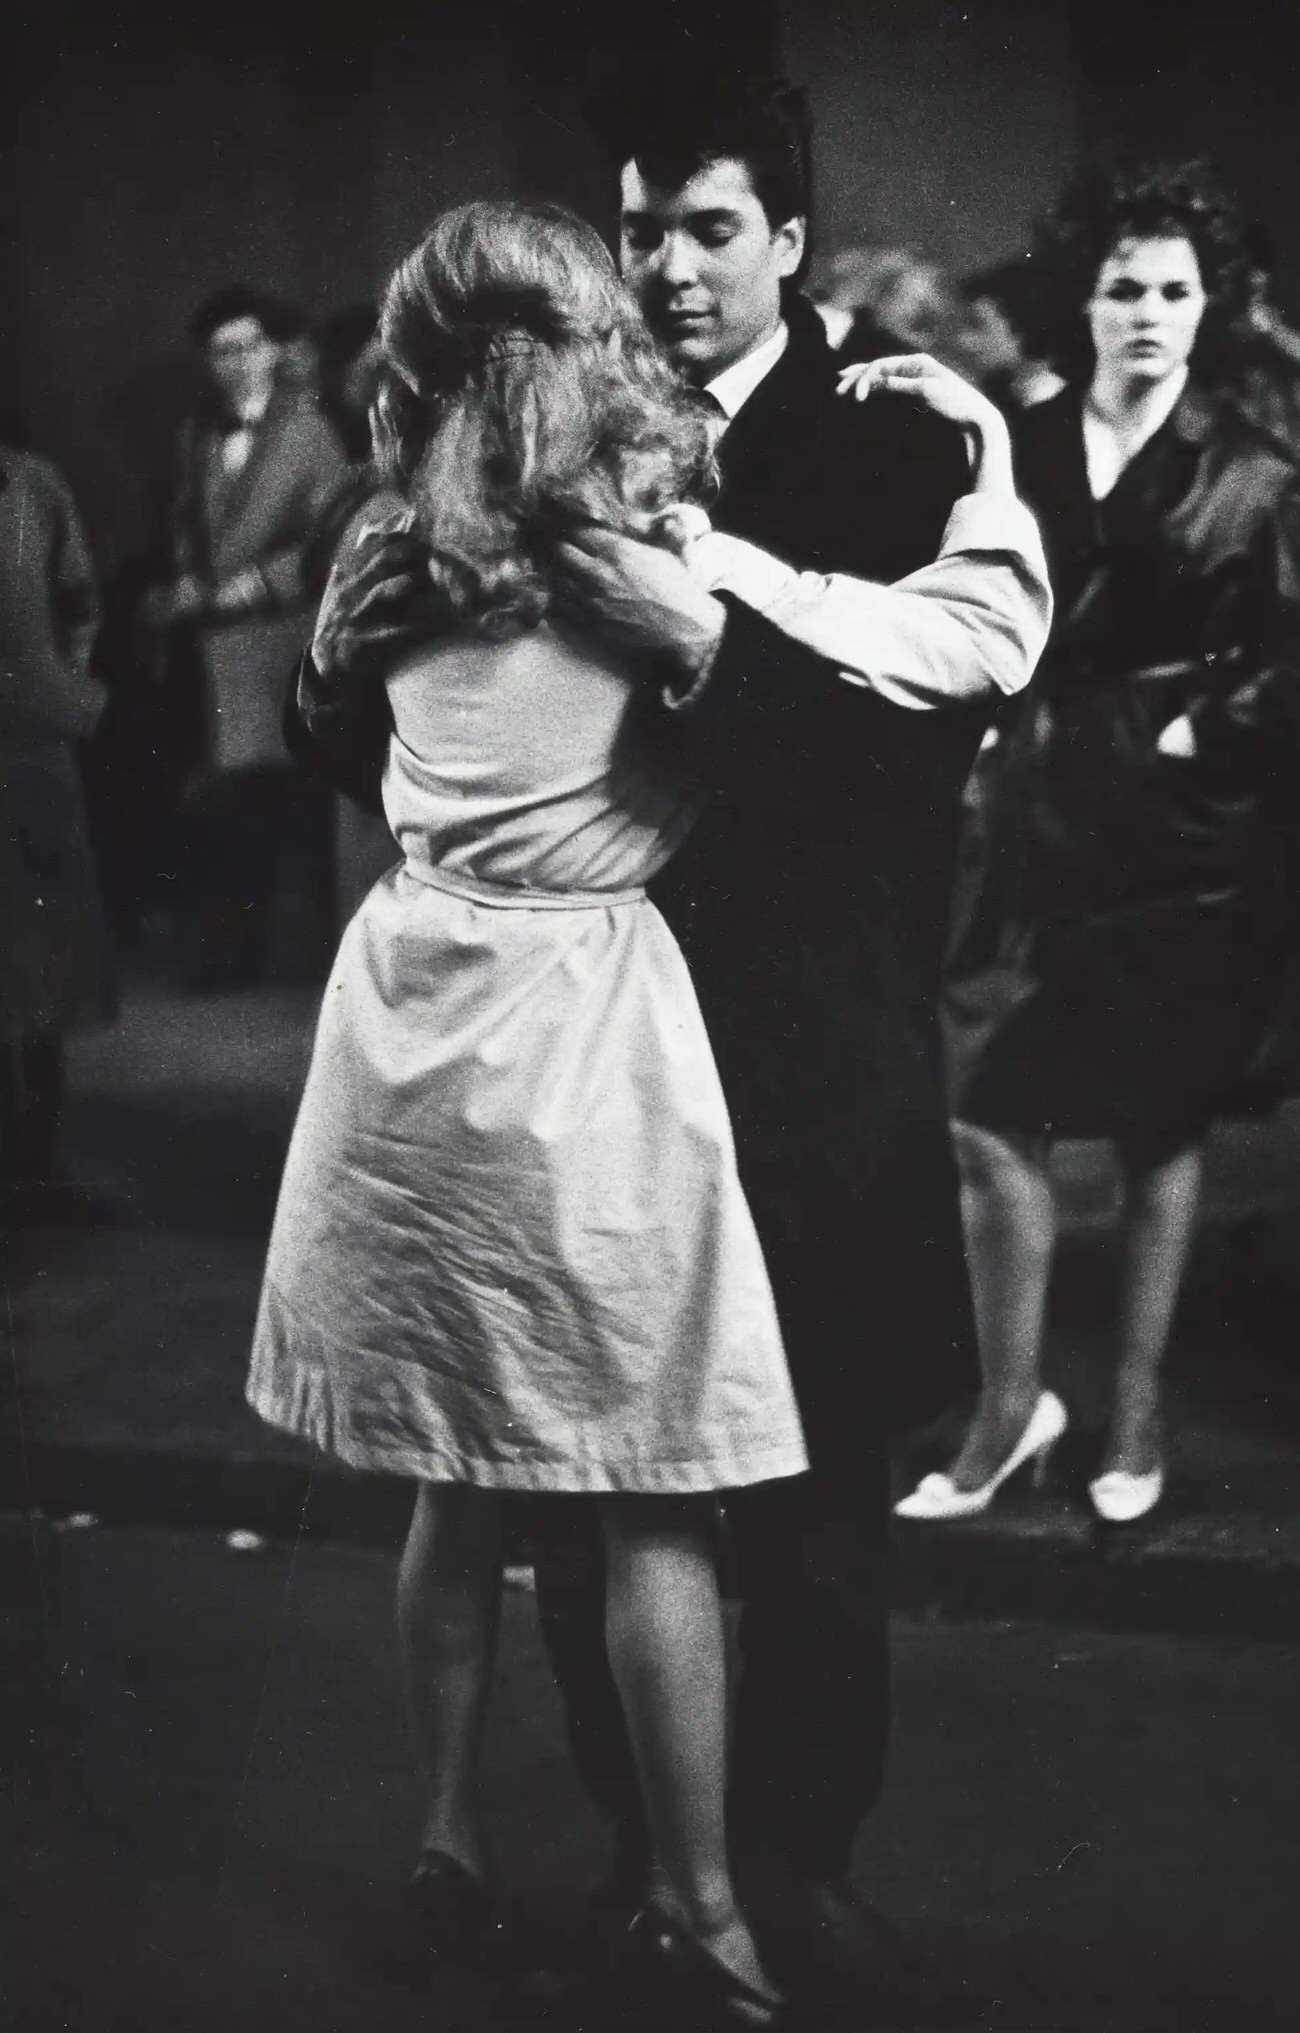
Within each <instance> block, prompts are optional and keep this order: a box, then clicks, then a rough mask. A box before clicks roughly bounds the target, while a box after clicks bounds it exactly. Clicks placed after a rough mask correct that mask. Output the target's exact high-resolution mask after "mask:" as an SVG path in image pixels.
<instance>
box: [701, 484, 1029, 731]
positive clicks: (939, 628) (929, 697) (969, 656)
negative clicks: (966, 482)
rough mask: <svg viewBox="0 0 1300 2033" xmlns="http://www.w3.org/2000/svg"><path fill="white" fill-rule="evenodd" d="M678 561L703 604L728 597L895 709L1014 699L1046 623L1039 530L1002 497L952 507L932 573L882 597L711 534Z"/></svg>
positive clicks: (866, 585) (968, 498) (971, 498)
mask: <svg viewBox="0 0 1300 2033" xmlns="http://www.w3.org/2000/svg"><path fill="white" fill-rule="evenodd" d="M685 555H686V560H687V563H688V565H689V568H690V570H691V571H692V573H694V574H695V575H696V576H697V577H698V578H699V579H700V581H701V583H702V584H704V585H705V586H707V587H708V589H709V591H710V592H718V593H731V594H733V595H734V596H735V598H736V599H738V600H742V601H743V602H744V603H745V605H746V606H748V607H752V608H754V609H755V610H756V611H757V612H758V613H760V614H763V615H765V616H766V617H767V619H768V620H769V621H771V622H772V623H774V624H775V626H776V627H777V628H779V629H780V630H781V631H782V633H783V634H785V635H788V636H790V637H791V638H792V639H793V640H794V641H796V642H800V643H802V644H803V645H804V646H805V647H806V648H808V649H811V650H813V651H815V652H816V654H817V655H819V656H822V657H825V658H826V659H827V660H828V661H829V662H831V663H833V664H836V665H837V666H838V667H839V671H840V675H841V676H842V677H843V678H844V679H845V680H846V682H848V683H849V684H856V685H861V686H863V687H865V688H866V689H868V690H870V691H873V692H878V693H880V695H881V696H882V697H883V698H886V699H891V700H893V701H894V703H895V704H896V705H899V706H908V707H913V708H919V709H925V708H928V707H934V706H941V705H944V704H948V703H953V702H956V701H960V700H974V699H979V698H983V697H986V696H987V695H988V694H989V693H990V692H1000V693H1004V694H1008V695H1009V694H1011V693H1014V692H1018V691H1020V690H1021V689H1022V688H1023V687H1024V686H1025V685H1027V684H1028V682H1029V680H1030V678H1031V676H1032V675H1033V671H1034V666H1035V664H1036V663H1037V662H1038V659H1039V657H1040V656H1041V655H1042V651H1043V646H1044V644H1045V643H1046V641H1047V631H1048V627H1049V625H1050V623H1051V618H1052V595H1051V590H1050V588H1049V586H1048V581H1047V563H1046V560H1045V558H1044V556H1043V546H1042V541H1041V539H1040V537H1039V534H1038V526H1037V524H1036V523H1035V521H1034V518H1033V516H1032V515H1031V514H1030V513H1029V510H1028V509H1027V508H1026V507H1025V505H1024V503H1023V502H1021V501H1018V500H1017V499H1016V498H1015V497H1014V496H1012V495H994V494H965V495H963V496H962V497H961V499H960V500H959V501H958V502H957V503H956V504H955V505H954V507H953V511H952V514H951V515H950V517H949V518H948V526H947V528H946V529H945V531H944V534H943V542H942V544H941V546H940V549H939V555H938V557H937V559H936V560H935V562H934V563H933V564H932V565H925V566H923V567H922V569H921V570H920V571H918V572H912V573H910V574H909V575H908V577H907V578H905V579H900V580H898V581H897V583H896V584H895V585H892V586H880V585H875V584H873V583H872V582H871V581H870V580H867V579H853V578H849V577H848V576H847V575H846V574H844V573H840V572H832V573H820V572H797V571H795V570H794V568H793V566H791V565H785V564H782V563H781V561H780V560H779V559H778V558H774V557H771V556H770V555H769V554H768V552H766V551H762V550H760V549H759V548H758V546H757V545H756V544H751V543H746V542H744V541H743V540H742V539H741V538H739V537H732V536H727V535H725V534H724V533H723V532H721V531H719V530H709V531H707V532H706V533H704V534H702V535H699V536H696V537H694V539H693V540H692V541H690V542H689V543H688V544H687V546H686V551H685Z"/></svg>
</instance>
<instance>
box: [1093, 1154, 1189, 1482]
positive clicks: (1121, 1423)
mask: <svg viewBox="0 0 1300 2033" xmlns="http://www.w3.org/2000/svg"><path fill="white" fill-rule="evenodd" d="M1120 1155H1121V1162H1122V1163H1123V1167H1124V1182H1125V1191H1124V1214H1123V1226H1122V1236H1123V1249H1124V1255H1123V1270H1122V1274H1121V1276H1122V1283H1121V1290H1120V1322H1119V1367H1118V1369H1117V1371H1116V1374H1115V1401H1114V1407H1113V1411H1112V1414H1111V1425H1110V1437H1109V1439H1108V1441H1107V1444H1106V1454H1105V1459H1104V1462H1103V1464H1102V1467H1103V1471H1110V1470H1114V1469H1119V1470H1121V1471H1123V1472H1124V1473H1126V1474H1128V1475H1148V1474H1150V1473H1151V1471H1152V1470H1154V1469H1156V1468H1158V1467H1160V1465H1161V1454H1162V1443H1163V1435H1162V1432H1161V1424H1160V1369H1161V1364H1162V1363H1163V1361H1164V1356H1165V1350H1166V1348H1167V1346H1168V1343H1169V1329H1170V1327H1171V1325H1172V1323H1173V1317H1174V1307H1175V1305H1176V1304H1177V1302H1178V1293H1179V1290H1180V1288H1181V1286H1182V1282H1183V1274H1184V1272H1185V1271H1186V1268H1187V1259H1188V1255H1189V1254H1190V1251H1191V1245H1192V1236H1193V1234H1194V1232H1195V1228H1196V1215H1197V1209H1198V1207H1199V1204H1200V1195H1201V1174H1202V1168H1203V1155H1204V1154H1203V1150H1202V1147H1201V1146H1200V1145H1199V1144H1192V1145H1190V1146H1188V1147H1187V1148H1186V1149H1184V1150H1181V1151H1177V1152H1175V1154H1174V1155H1173V1157H1171V1158H1165V1159H1163V1160H1162V1161H1161V1162H1160V1163H1159V1164H1145V1165H1143V1164H1141V1163H1140V1162H1139V1161H1138V1160H1136V1159H1135V1158H1134V1157H1133V1156H1132V1155H1131V1154H1129V1153H1124V1152H1121V1154H1120Z"/></svg>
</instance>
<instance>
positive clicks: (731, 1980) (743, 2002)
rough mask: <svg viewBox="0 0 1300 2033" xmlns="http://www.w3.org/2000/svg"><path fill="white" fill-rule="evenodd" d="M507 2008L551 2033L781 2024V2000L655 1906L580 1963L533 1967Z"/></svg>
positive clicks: (731, 2030) (666, 2032)
mask: <svg viewBox="0 0 1300 2033" xmlns="http://www.w3.org/2000/svg"><path fill="white" fill-rule="evenodd" d="M508 2009H509V2010H510V2012H511V2014H512V2016H513V2017H514V2018H515V2019H517V2020H520V2021H524V2022H527V2023H529V2024H534V2025H535V2024H539V2023H540V2024H543V2025H545V2026H548V2027H553V2028H555V2029H557V2033H558V2029H561V2028H563V2029H566V2033H596V2029H599V2033H779V2029H780V2028H781V2027H782V2026H784V2024H785V2014H784V2007H783V2006H782V2005H780V2004H778V2003H777V2002H775V2001H774V2000H773V1999H771V1998H769V1997H767V1996H765V1994H764V1993H763V1992H761V1991H756V1990H754V1989H752V1988H751V1986H750V1985H748V1984H746V1983H744V1982H742V1981H741V1979H740V1978H739V1977H737V1976H733V1974H732V1972H731V1971H730V1970H729V1969H726V1968H725V1967H724V1966H723V1964H722V1963H720V1962H719V1961H718V1960H717V1958H716V1957H715V1956H713V1955H710V1953H709V1951H708V1949H707V1948H706V1947H705V1946H704V1944H703V1943H702V1942H700V1941H697V1940H696V1938H695V1936H694V1935H693V1934H691V1933H690V1932H689V1931H688V1930H687V1929H686V1928H684V1927H682V1926H681V1925H680V1924H679V1923H678V1922H677V1921H675V1920H671V1919H669V1918H668V1916H667V1915H666V1914H663V1913H661V1912H659V1910H658V1909H657V1908H656V1907H654V1906H646V1907H644V1908H643V1910H642V1911H641V1912H640V1913H638V1914H637V1916H636V1918H635V1919H634V1920H633V1922H632V1924H631V1926H630V1927H627V1928H625V1929H624V1930H623V1932H622V1934H621V1935H620V1937H619V1939H618V1941H617V1943H616V1944H614V1945H612V1946H611V1945H609V1944H608V1943H607V1944H606V1945H605V1948H604V1951H603V1952H600V1951H598V1952H597V1953H596V1955H595V1956H594V1958H593V1959H592V1960H591V1961H590V1962H588V1963H587V1964H586V1965H584V1966H582V1967H580V1968H574V1969H569V1970H564V1969H557V1968H550V1969H538V1970H534V1971H533V1972H532V1973H531V1974H530V1975H529V1977H528V1978H527V1979H526V1980H525V1981H524V1982H523V1983H522V1984H521V1985H519V1986H517V1987H516V1989H515V1991H514V1993H513V1996H512V1998H511V1999H510V2001H509V2006H508Z"/></svg>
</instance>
